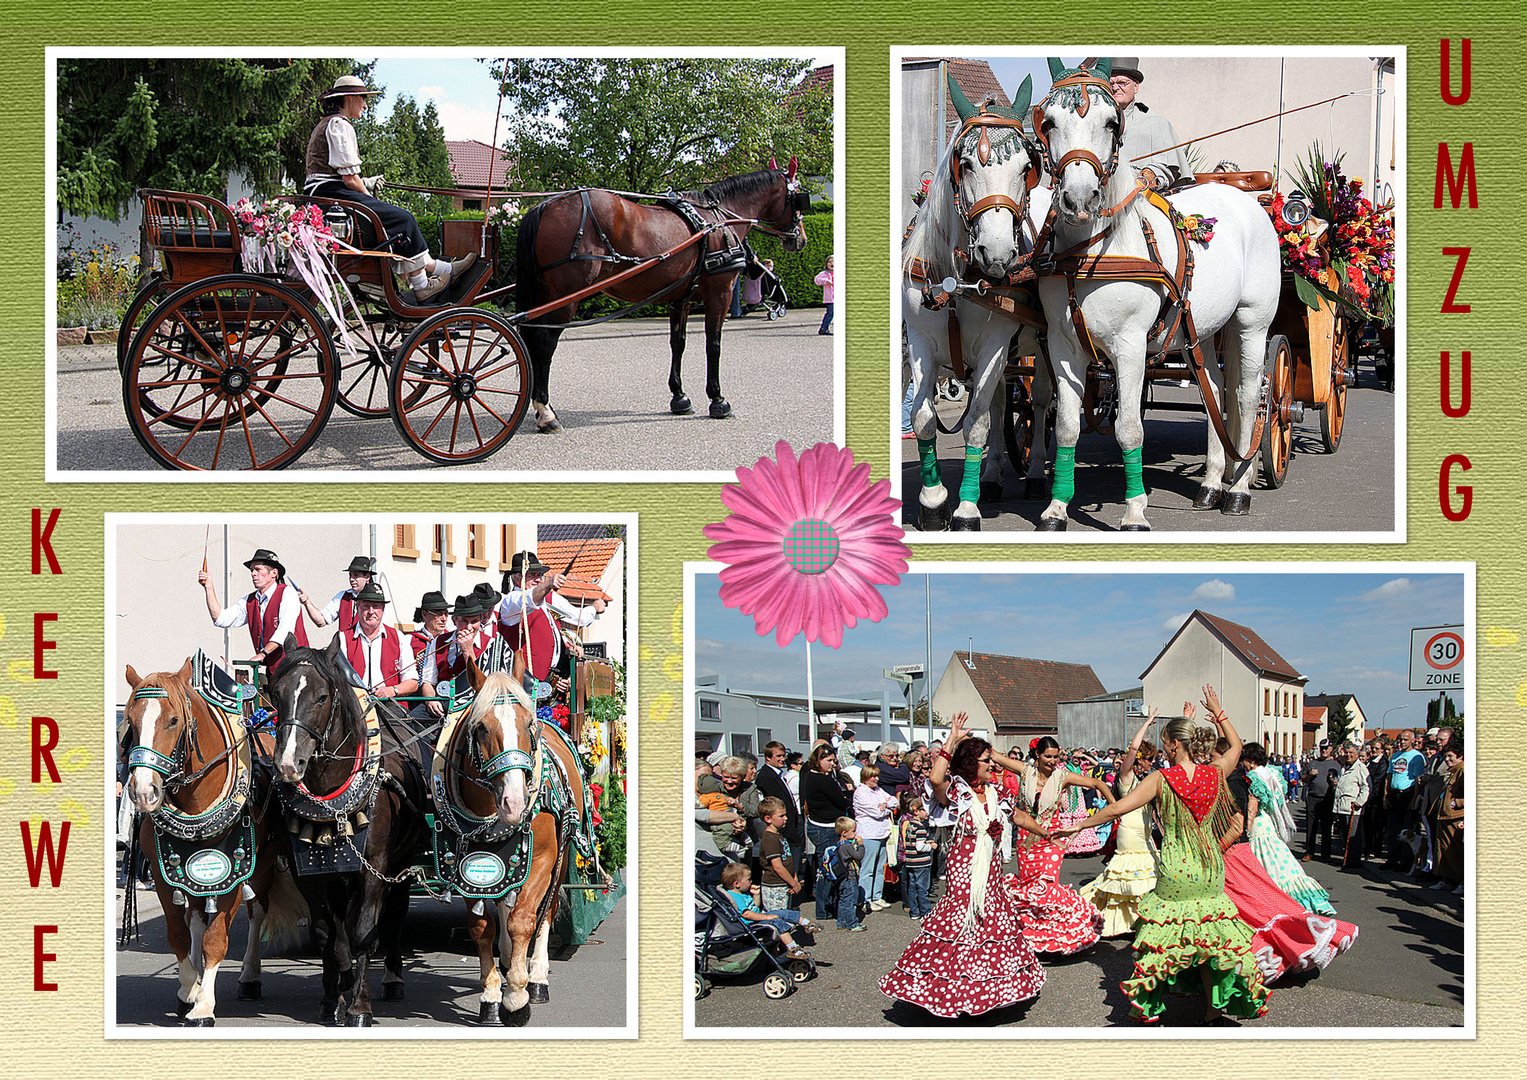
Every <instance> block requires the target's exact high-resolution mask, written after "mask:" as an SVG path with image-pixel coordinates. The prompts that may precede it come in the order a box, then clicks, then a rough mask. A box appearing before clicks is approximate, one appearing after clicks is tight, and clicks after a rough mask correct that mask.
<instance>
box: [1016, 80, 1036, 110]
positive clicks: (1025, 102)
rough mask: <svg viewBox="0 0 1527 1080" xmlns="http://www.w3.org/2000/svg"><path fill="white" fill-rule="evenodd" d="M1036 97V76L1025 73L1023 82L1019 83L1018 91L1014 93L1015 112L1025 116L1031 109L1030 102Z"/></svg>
mask: <svg viewBox="0 0 1527 1080" xmlns="http://www.w3.org/2000/svg"><path fill="white" fill-rule="evenodd" d="M1033 97H1034V76H1032V75H1025V76H1024V77H1023V82H1021V83H1019V84H1018V92H1017V93H1016V94H1014V95H1013V112H1014V114H1016V115H1017V116H1020V117H1021V116H1023V115H1025V114H1026V113H1028V111H1029V102H1030V101H1032V100H1033Z"/></svg>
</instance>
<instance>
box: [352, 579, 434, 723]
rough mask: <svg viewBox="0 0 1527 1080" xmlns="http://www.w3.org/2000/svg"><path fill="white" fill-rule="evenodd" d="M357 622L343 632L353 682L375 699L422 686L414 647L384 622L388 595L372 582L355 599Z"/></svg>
mask: <svg viewBox="0 0 1527 1080" xmlns="http://www.w3.org/2000/svg"><path fill="white" fill-rule="evenodd" d="M355 604H356V607H357V609H358V610H357V613H356V619H355V625H354V626H353V627H351V628H350V631H349V632H348V633H346V634H343V635H341V641H342V643H343V654H344V657H345V662H346V665H347V666H348V667H349V669H350V671H349V674H350V681H351V683H353V684H354V685H356V686H359V687H362V688H364V689H366V690H368V691H369V692H370V693H371V696H372V697H375V698H384V699H385V698H398V697H406V696H407V695H409V694H412V693H413V692H414V691H415V690H417V689H419V668H418V665H416V664H415V663H414V650H413V646H412V645H410V644H409V643H408V639H407V638H405V637H404V636H403V635H402V634H400V633H398V631H397V628H396V627H392V626H387V625H385V624H384V623H383V622H382V612H383V611H384V610H385V609H386V606H387V597H386V596H384V595H383V594H382V590H381V589H380V588H379V587H378V586H377V584H376V583H375V582H370V583H368V584H367V585H366V587H365V588H364V589H362V590H361V593H360V595H359V596H357V597H356V598H355Z"/></svg>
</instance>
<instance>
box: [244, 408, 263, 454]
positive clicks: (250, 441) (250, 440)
mask: <svg viewBox="0 0 1527 1080" xmlns="http://www.w3.org/2000/svg"><path fill="white" fill-rule="evenodd" d="M239 423H241V424H243V425H244V442H245V443H246V444H247V445H248V447H249V467H250V468H251V469H258V468H259V467H260V458H259V455H257V454H256V453H255V446H254V433H253V432H251V431H250V430H249V410H248V409H240V410H239Z"/></svg>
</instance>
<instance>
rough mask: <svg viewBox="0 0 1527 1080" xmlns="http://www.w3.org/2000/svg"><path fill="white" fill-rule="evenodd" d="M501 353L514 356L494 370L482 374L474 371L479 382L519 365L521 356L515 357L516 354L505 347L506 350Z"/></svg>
mask: <svg viewBox="0 0 1527 1080" xmlns="http://www.w3.org/2000/svg"><path fill="white" fill-rule="evenodd" d="M501 355H507V356H510V357H512V359H510V361H509V362H508V363H507V364H502V365H500V366H499V367H496V368H494V369H493V370H492V371H484V372H483V373H481V374H480V375H479V374H476V373H474V377H475V378H476V379H477V381H478V382H482V381H483V380H484V379H491V378H492V377H493V376H495V375H497V374H498V373H499V372H500V371H508V370H509V369H510V368H513V367H518V366H519V358H518V357H515V356H514V354H513V353H511V352H509V350H508V349H505V350H504V352H503V353H502V354H501ZM494 359H497V357H495V358H494Z"/></svg>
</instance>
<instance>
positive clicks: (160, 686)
mask: <svg viewBox="0 0 1527 1080" xmlns="http://www.w3.org/2000/svg"><path fill="white" fill-rule="evenodd" d="M126 674H127V684H128V685H129V686H131V687H132V688H133V691H132V694H131V696H130V697H129V698H128V701H127V709H126V721H127V724H128V726H129V730H130V731H131V735H132V746H133V749H132V751H131V752H130V754H129V758H128V762H129V764H130V766H131V769H130V771H129V773H128V781H127V795H128V797H129V798H130V799H131V800H132V804H133V807H134V808H135V809H136V810H137V811H138V812H139V813H140V814H142V815H143V823H142V825H141V826H140V829H139V834H138V843H139V845H140V850H142V851H143V852H144V854H145V856H147V858H148V860H149V864H150V868H151V870H152V873H153V876H154V891H155V892H156V893H157V894H158V896H159V906H160V907H161V908H162V909H163V911H164V926H165V936H166V937H167V938H168V939H169V946H170V948H171V949H172V950H173V951H174V953H175V959H176V961H177V962H178V964H179V967H180V990H179V991H178V993H177V995H176V999H177V1000H176V1005H177V1007H176V1011H177V1013H178V1014H179V1016H180V1017H181V1019H182V1020H183V1021H184V1022H185V1023H186V1024H187V1025H189V1026H192V1027H212V1026H213V1025H214V1024H215V1023H216V1016H215V1015H214V1009H215V1006H216V1000H215V994H214V983H215V981H216V979H217V970H218V967H219V966H220V965H221V964H222V962H223V960H224V959H225V958H226V957H227V955H228V930H229V927H230V926H232V924H233V919H234V916H235V915H236V914H237V913H238V909H239V903H240V896H241V895H242V893H243V885H242V884H234V885H233V886H232V887H231V888H229V889H228V891H226V892H223V893H221V894H219V895H216V896H211V897H205V898H202V897H196V896H189V897H186V896H184V894H182V897H183V904H184V906H177V905H176V903H175V902H174V901H175V897H176V893H177V892H178V891H179V888H178V886H177V885H176V884H175V883H172V882H170V881H167V880H166V870H165V865H166V863H168V864H169V865H170V866H172V867H175V869H176V871H177V872H178V871H179V870H180V869H181V865H180V864H181V863H182V859H181V857H180V855H179V854H178V853H175V852H174V851H173V849H172V848H170V847H169V845H170V844H171V843H172V842H173V841H171V840H169V839H167V838H166V837H164V836H162V835H161V833H160V830H159V828H156V818H160V819H164V820H163V821H162V822H161V824H162V825H163V826H164V827H165V828H166V829H167V830H174V831H173V833H172V834H171V835H179V836H182V837H185V836H188V835H189V836H197V834H199V833H202V832H207V830H208V829H215V828H217V823H218V822H220V821H221V820H222V819H224V818H231V823H230V824H229V825H227V827H226V828H222V829H221V831H218V832H212V833H209V835H207V836H205V837H200V836H197V841H196V845H195V846H201V845H203V844H204V845H205V847H204V848H203V850H202V851H198V852H196V853H195V854H193V855H192V857H191V858H189V859H185V860H184V863H185V864H186V865H185V869H186V870H188V871H189V870H190V869H191V866H190V864H191V863H193V862H197V861H198V860H201V861H206V860H207V859H210V860H211V862H212V863H213V864H215V863H216V861H217V856H216V855H215V854H214V855H210V856H209V855H208V851H207V849H215V848H216V847H217V846H218V841H219V840H220V838H222V837H225V836H227V835H229V833H231V832H235V831H237V830H239V829H241V828H242V820H243V818H244V817H245V816H248V818H249V819H250V824H251V825H252V826H253V829H254V849H253V851H250V852H247V853H244V854H243V856H242V857H244V858H252V859H253V864H254V869H253V875H252V876H251V877H249V880H248V885H249V887H250V888H251V889H252V890H253V891H254V899H252V900H250V902H249V924H250V925H249V940H248V942H247V944H246V945H245V949H244V963H243V970H242V972H241V973H240V976H239V997H240V998H241V999H245V1000H250V999H255V998H258V997H259V996H260V938H261V936H262V933H263V934H264V935H265V936H266V937H268V938H269V939H271V940H274V941H280V940H281V939H283V938H286V937H294V936H295V935H296V933H297V924H298V920H300V919H301V918H303V917H305V916H306V914H307V905H306V904H304V903H303V900H302V895H301V894H300V893H299V892H298V891H297V888H296V885H295V883H294V882H293V881H292V879H291V876H290V875H289V874H288V873H287V872H285V871H278V870H277V869H276V829H275V828H274V827H273V826H272V824H271V821H272V819H271V818H270V817H268V815H267V814H266V813H265V812H263V811H264V809H265V806H262V805H255V804H257V803H262V802H264V799H263V792H252V791H251V790H250V788H251V787H252V786H255V787H265V788H268V783H267V784H264V785H258V784H254V783H253V781H252V779H251V775H250V773H251V768H252V767H251V763H250V754H249V745H248V736H247V735H246V734H245V732H244V731H243V728H242V725H241V724H240V723H239V722H238V720H237V719H236V718H231V717H229V716H228V715H227V714H225V713H224V712H223V711H222V710H221V709H218V708H215V707H214V706H212V705H211V704H209V703H208V702H207V701H206V700H204V699H203V698H202V697H201V695H200V694H198V693H196V692H195V691H194V690H192V688H191V675H192V661H191V659H190V658H189V657H188V658H187V659H186V662H185V664H183V665H182V666H181V668H180V670H179V671H177V672H174V673H170V672H157V673H154V674H151V675H146V676H141V677H140V676H139V675H138V673H137V672H136V671H134V670H133V667H132V665H131V664H129V665H128V666H127V672H126ZM230 804H233V805H230ZM267 805H268V804H267ZM236 842H237V841H236ZM162 846H163V849H164V850H163V853H162V852H161V847H162ZM235 857H236V858H237V857H239V856H237V855H236V856H235ZM235 869H237V867H235ZM246 869H247V866H246ZM182 884H184V883H182ZM128 887H129V888H132V882H131V881H129V882H128ZM207 901H210V906H211V907H212V910H210V911H209V910H207V908H208V906H209V905H208V903H207Z"/></svg>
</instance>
